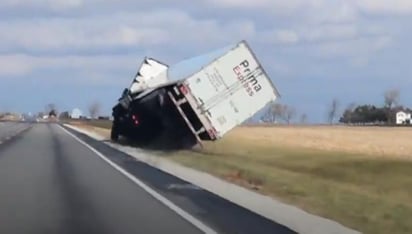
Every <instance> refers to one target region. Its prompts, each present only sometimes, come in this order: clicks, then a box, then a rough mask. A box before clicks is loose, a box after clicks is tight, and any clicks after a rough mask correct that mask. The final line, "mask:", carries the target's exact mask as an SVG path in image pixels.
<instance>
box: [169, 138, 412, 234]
mask: <svg viewBox="0 0 412 234" xmlns="http://www.w3.org/2000/svg"><path fill="white" fill-rule="evenodd" d="M170 158H171V159H172V160H175V161H177V162H179V163H182V164H184V165H186V166H189V167H193V168H196V169H199V170H202V171H206V172H209V173H211V174H215V175H217V176H219V177H222V178H225V179H229V180H231V181H233V182H235V183H239V184H241V185H243V186H246V187H249V188H251V189H257V190H259V192H261V193H263V194H268V195H272V196H274V197H276V198H277V199H280V200H283V201H284V202H287V203H291V204H294V205H297V206H298V207H301V208H303V209H304V210H307V211H309V212H311V213H314V214H318V215H321V216H323V217H327V218H331V219H333V220H336V221H338V222H340V223H342V224H344V225H346V226H348V227H351V228H354V229H357V230H359V231H362V232H364V233H374V234H375V233H376V234H379V233H382V234H383V233H405V234H406V233H412V162H410V161H400V160H388V159H386V160H385V159H376V158H371V157H370V156H369V157H368V156H362V155H355V154H347V153H339V152H335V153H332V152H324V151H317V150H308V149H297V148H294V149H291V148H285V147H282V146H275V145H268V146H259V147H256V146H255V145H254V144H252V143H249V142H242V141H239V140H238V139H233V138H228V139H226V138H225V139H223V140H221V141H219V142H218V143H215V144H207V145H206V147H205V149H203V150H201V151H196V152H195V151H182V152H176V153H174V154H173V155H172V156H171V157H170Z"/></svg>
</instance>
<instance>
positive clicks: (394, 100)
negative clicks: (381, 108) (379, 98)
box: [384, 89, 400, 109]
mask: <svg viewBox="0 0 412 234" xmlns="http://www.w3.org/2000/svg"><path fill="white" fill-rule="evenodd" d="M384 98H385V107H387V108H389V109H392V108H393V107H394V106H396V105H398V104H399V100H400V91H399V90H398V89H390V90H388V91H386V92H385V96H384Z"/></svg>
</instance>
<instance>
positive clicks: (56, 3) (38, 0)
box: [0, 0, 84, 10]
mask: <svg viewBox="0 0 412 234" xmlns="http://www.w3.org/2000/svg"><path fill="white" fill-rule="evenodd" d="M83 3H84V2H83V0H29V1H26V0H2V1H1V2H0V6H3V7H20V8H30V7H41V8H49V9H52V10H66V9H72V8H78V7H81V6H82V5H83Z"/></svg>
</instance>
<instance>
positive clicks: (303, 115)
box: [300, 113, 308, 124]
mask: <svg viewBox="0 0 412 234" xmlns="http://www.w3.org/2000/svg"><path fill="white" fill-rule="evenodd" d="M307 120H308V115H307V114H306V113H303V114H302V115H301V116H300V123H301V124H305V123H306V121H307Z"/></svg>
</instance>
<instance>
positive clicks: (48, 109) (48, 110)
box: [44, 103, 57, 116]
mask: <svg viewBox="0 0 412 234" xmlns="http://www.w3.org/2000/svg"><path fill="white" fill-rule="evenodd" d="M44 110H45V114H46V115H54V116H56V115H57V107H56V104H54V103H49V104H47V105H46V106H45V108H44Z"/></svg>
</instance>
